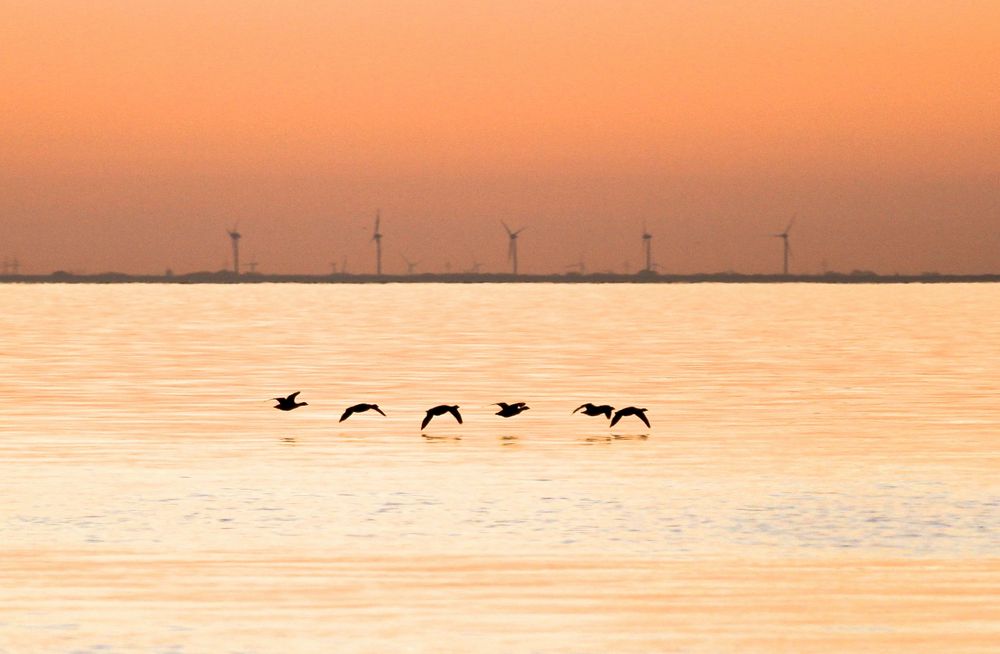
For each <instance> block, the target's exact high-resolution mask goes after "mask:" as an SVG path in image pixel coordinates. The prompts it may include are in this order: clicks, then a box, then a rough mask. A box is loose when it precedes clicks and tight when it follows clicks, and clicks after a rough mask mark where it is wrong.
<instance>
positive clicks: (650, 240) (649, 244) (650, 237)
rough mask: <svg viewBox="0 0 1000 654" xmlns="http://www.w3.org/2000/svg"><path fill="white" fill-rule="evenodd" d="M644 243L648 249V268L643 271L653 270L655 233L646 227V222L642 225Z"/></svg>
mask: <svg viewBox="0 0 1000 654" xmlns="http://www.w3.org/2000/svg"><path fill="white" fill-rule="evenodd" d="M642 245H643V247H644V248H645V249H646V268H645V269H644V270H643V272H646V273H650V272H653V235H652V234H650V233H649V230H647V229H646V225H645V224H643V226H642Z"/></svg>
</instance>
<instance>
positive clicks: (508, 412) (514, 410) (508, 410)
mask: <svg viewBox="0 0 1000 654" xmlns="http://www.w3.org/2000/svg"><path fill="white" fill-rule="evenodd" d="M493 404H495V405H497V406H498V407H500V410H499V411H497V413H496V414H497V415H498V416H501V417H504V418H510V417H511V416H516V415H517V414H519V413H521V412H522V411H525V410H527V409H530V408H531V407H530V406H528V405H527V404H525V403H524V402H515V403H514V404H507V403H506V402H494V403H493Z"/></svg>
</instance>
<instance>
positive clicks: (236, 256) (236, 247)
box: [229, 223, 243, 277]
mask: <svg viewBox="0 0 1000 654" xmlns="http://www.w3.org/2000/svg"><path fill="white" fill-rule="evenodd" d="M237 227H239V223H236V224H235V225H233V228H232V229H230V230H229V238H230V239H231V240H232V242H233V272H234V273H235V274H236V276H237V277H239V275H240V239H241V238H242V237H243V235H242V234H240V233H239V231H237Z"/></svg>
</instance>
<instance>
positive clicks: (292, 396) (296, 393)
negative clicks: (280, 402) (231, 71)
mask: <svg viewBox="0 0 1000 654" xmlns="http://www.w3.org/2000/svg"><path fill="white" fill-rule="evenodd" d="M301 392H302V391H295V392H294V393H292V394H291V395H289V396H288V397H287V398H286V399H287V400H288V401H289V402H294V401H295V396H296V395H298V394H299V393H301Z"/></svg>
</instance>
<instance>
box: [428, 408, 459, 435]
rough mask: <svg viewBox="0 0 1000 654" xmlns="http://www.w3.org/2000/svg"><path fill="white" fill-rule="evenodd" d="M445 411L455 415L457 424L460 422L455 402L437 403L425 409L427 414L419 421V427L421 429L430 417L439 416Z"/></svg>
mask: <svg viewBox="0 0 1000 654" xmlns="http://www.w3.org/2000/svg"><path fill="white" fill-rule="evenodd" d="M446 413H450V414H451V415H453V416H455V420H457V421H458V424H462V414H461V413H459V412H458V405H457V404H439V405H438V406H436V407H434V408H431V409H427V415H426V416H424V421H423V422H421V423H420V428H421V429H423V428H424V427H426V426H427V423H429V422H430V421H431V418H433V417H434V416H441V415H444V414H446Z"/></svg>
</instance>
